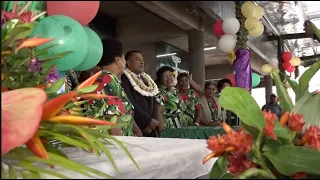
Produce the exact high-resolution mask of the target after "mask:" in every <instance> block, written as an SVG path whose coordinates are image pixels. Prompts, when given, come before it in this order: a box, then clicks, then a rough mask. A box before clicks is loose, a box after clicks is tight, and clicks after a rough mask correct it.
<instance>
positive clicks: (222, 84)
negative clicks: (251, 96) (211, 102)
mask: <svg viewBox="0 0 320 180" xmlns="http://www.w3.org/2000/svg"><path fill="white" fill-rule="evenodd" d="M226 87H232V83H231V81H230V80H229V79H227V78H225V79H221V80H220V81H218V83H217V89H218V92H219V93H221V91H222V90H223V89H224V88H226ZM222 113H223V116H225V117H226V123H227V124H229V125H230V126H238V125H239V122H240V121H239V118H238V116H236V115H235V114H234V113H233V112H231V111H228V110H222Z"/></svg>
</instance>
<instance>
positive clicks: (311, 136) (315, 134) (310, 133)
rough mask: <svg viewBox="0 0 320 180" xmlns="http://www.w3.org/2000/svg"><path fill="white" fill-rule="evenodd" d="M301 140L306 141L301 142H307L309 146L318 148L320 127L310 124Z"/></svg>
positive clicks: (319, 148)
mask: <svg viewBox="0 0 320 180" xmlns="http://www.w3.org/2000/svg"><path fill="white" fill-rule="evenodd" d="M302 141H306V142H302V143H303V144H305V143H307V144H308V146H309V147H310V148H312V149H314V150H320V128H318V127H317V126H310V127H309V128H308V129H307V130H306V132H305V133H304V137H303V138H302Z"/></svg>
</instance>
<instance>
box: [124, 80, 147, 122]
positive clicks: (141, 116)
mask: <svg viewBox="0 0 320 180" xmlns="http://www.w3.org/2000/svg"><path fill="white" fill-rule="evenodd" d="M121 81H122V87H123V89H124V91H125V92H126V94H127V96H128V98H129V99H130V101H131V103H132V104H133V106H134V119H135V121H136V123H137V124H139V125H143V126H148V125H149V124H150V122H151V120H152V117H151V116H150V115H149V114H148V113H146V112H145V111H144V110H143V109H142V108H141V107H140V106H139V104H137V103H136V102H135V101H134V98H133V94H132V90H131V89H132V88H131V87H132V86H131V84H130V82H129V80H128V78H127V77H125V75H122V77H121Z"/></svg>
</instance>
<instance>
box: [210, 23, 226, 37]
mask: <svg viewBox="0 0 320 180" xmlns="http://www.w3.org/2000/svg"><path fill="white" fill-rule="evenodd" d="M222 24H223V21H217V22H216V23H214V25H213V32H214V34H216V35H217V36H223V35H225V33H224V31H223V28H222Z"/></svg>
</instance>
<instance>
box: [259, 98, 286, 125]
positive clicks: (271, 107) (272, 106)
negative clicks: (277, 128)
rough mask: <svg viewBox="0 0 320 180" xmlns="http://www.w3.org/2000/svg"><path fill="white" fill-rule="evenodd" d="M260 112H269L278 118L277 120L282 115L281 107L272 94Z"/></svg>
mask: <svg viewBox="0 0 320 180" xmlns="http://www.w3.org/2000/svg"><path fill="white" fill-rule="evenodd" d="M262 110H263V111H264V110H266V111H271V112H272V113H274V114H276V115H277V116H278V118H279V119H280V118H281V115H282V108H281V106H280V105H279V104H278V101H277V96H276V95H274V94H271V95H270V102H269V103H267V104H266V105H264V106H263V107H262Z"/></svg>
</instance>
